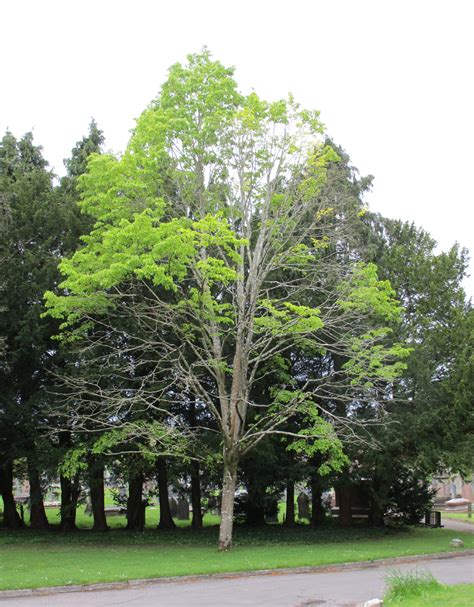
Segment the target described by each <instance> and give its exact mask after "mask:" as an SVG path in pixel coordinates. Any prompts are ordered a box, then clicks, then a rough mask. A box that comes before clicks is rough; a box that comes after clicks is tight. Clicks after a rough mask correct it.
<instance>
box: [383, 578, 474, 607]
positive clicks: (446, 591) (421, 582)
mask: <svg viewBox="0 0 474 607" xmlns="http://www.w3.org/2000/svg"><path fill="white" fill-rule="evenodd" d="M388 584H389V589H388V592H387V594H386V595H385V599H384V605H386V607H396V606H402V605H403V607H470V606H471V605H472V604H473V597H474V584H459V585H457V586H445V585H444V584H441V583H440V582H438V580H436V579H435V578H434V577H433V576H432V575H431V574H430V573H429V572H421V573H419V572H416V571H415V572H414V573H411V572H410V573H402V574H401V573H397V572H395V573H394V574H392V575H391V576H389V579H388Z"/></svg>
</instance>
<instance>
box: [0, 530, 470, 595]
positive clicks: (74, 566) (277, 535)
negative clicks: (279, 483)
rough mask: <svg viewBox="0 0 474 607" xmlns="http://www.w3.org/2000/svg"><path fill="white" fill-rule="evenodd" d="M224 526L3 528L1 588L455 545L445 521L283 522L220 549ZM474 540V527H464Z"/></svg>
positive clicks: (319, 561)
mask: <svg viewBox="0 0 474 607" xmlns="http://www.w3.org/2000/svg"><path fill="white" fill-rule="evenodd" d="M217 534H218V529H217V527H215V526H209V527H206V528H204V529H203V530H202V531H199V532H194V531H192V530H191V529H190V528H179V529H176V530H175V531H158V530H156V529H148V530H146V531H145V532H144V533H130V532H126V531H123V530H121V529H115V530H111V531H109V532H107V533H102V534H101V533H93V532H91V531H86V530H83V531H77V532H75V533H70V534H64V533H60V532H59V531H53V532H49V533H48V532H34V531H32V530H29V529H26V530H22V531H19V532H11V531H7V530H1V531H0V589H13V588H37V587H41V586H53V585H63V584H88V583H94V582H111V581H118V580H127V579H138V578H147V577H161V576H175V575H187V574H203V573H224V572H233V571H250V570H255V569H273V568H279V567H298V566H315V565H324V564H334V563H341V562H352V561H366V560H375V559H380V558H387V557H394V556H408V555H413V554H429V553H433V552H443V551H449V550H452V548H451V547H450V545H449V541H450V539H451V538H452V537H453V536H452V532H450V531H449V530H445V529H424V528H415V529H400V530H375V529H369V528H364V527H360V528H354V529H349V530H347V529H342V528H338V527H336V526H329V527H326V528H321V529H311V528H309V527H308V526H298V527H297V528H295V529H294V530H289V529H286V528H284V527H282V526H279V525H269V526H267V527H265V528H263V529H249V528H244V527H238V528H236V532H235V548H234V549H233V550H231V551H230V552H228V553H224V554H222V553H219V552H218V551H217V550H216V543H217ZM456 535H457V536H459V537H461V538H462V539H463V540H464V544H465V547H466V548H470V547H473V545H474V542H473V540H474V537H473V535H472V534H470V533H457V534H456Z"/></svg>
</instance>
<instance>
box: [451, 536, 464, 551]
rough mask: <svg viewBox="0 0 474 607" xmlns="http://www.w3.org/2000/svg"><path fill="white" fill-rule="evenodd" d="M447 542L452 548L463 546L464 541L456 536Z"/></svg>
mask: <svg viewBox="0 0 474 607" xmlns="http://www.w3.org/2000/svg"><path fill="white" fill-rule="evenodd" d="M449 543H450V545H451V546H452V547H453V548H462V547H463V546H464V542H463V541H462V540H460V539H459V538H457V537H455V538H453V539H452V540H451V541H450V542H449Z"/></svg>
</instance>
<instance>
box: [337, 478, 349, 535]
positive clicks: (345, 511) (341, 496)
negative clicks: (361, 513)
mask: <svg viewBox="0 0 474 607" xmlns="http://www.w3.org/2000/svg"><path fill="white" fill-rule="evenodd" d="M338 504H339V522H340V523H341V525H342V526H343V527H350V526H351V525H352V491H351V487H350V486H347V485H345V486H344V485H343V486H340V487H339V488H338Z"/></svg>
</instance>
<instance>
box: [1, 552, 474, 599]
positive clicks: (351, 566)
mask: <svg viewBox="0 0 474 607" xmlns="http://www.w3.org/2000/svg"><path fill="white" fill-rule="evenodd" d="M460 556H465V557H468V556H474V550H473V549H467V550H456V551H451V552H437V553H434V554H417V555H412V556H401V557H393V558H386V559H377V560H373V561H355V562H352V563H338V564H334V565H317V566H308V567H285V568H280V569H258V570H255V571H236V572H232V573H211V574H202V575H182V576H173V577H158V578H143V579H138V580H128V581H123V582H120V581H117V582H101V583H98V584H73V585H70V586H46V587H42V588H25V589H21V590H0V600H1V599H14V598H20V597H25V596H27V597H30V596H31V597H33V596H47V595H51V594H62V593H70V592H96V591H100V590H123V589H126V588H136V587H140V586H149V585H151V584H175V583H191V582H202V581H206V580H209V581H211V580H222V579H236V578H245V577H258V576H270V575H289V574H293V575H294V574H298V573H335V572H338V571H351V570H357V569H371V568H376V567H385V566H390V565H402V564H405V563H416V562H418V561H434V560H442V559H450V558H454V557H460Z"/></svg>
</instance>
